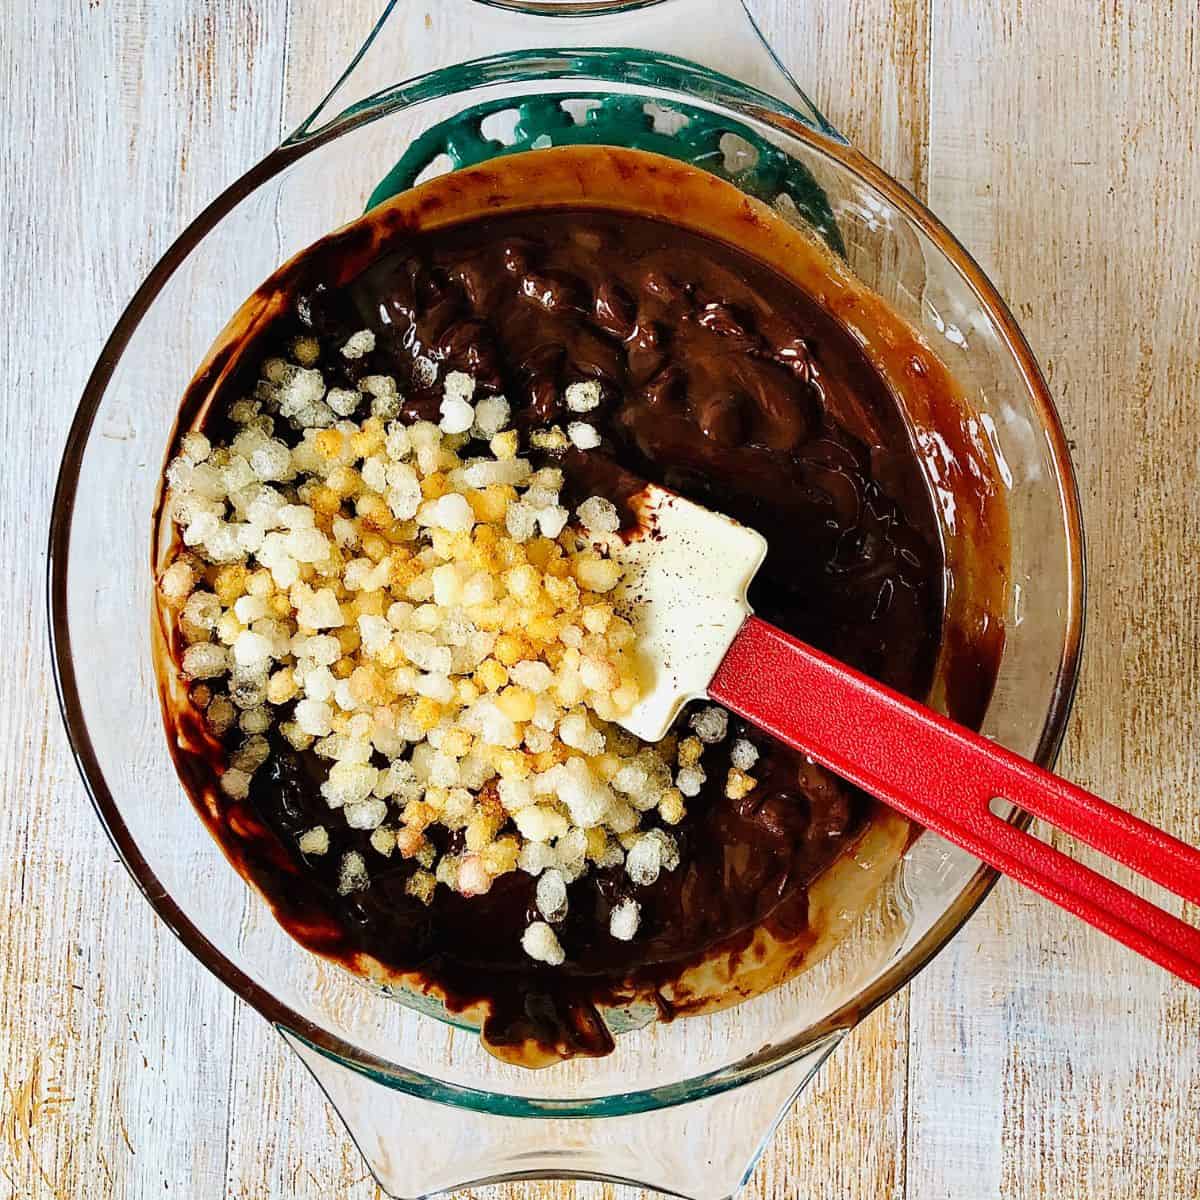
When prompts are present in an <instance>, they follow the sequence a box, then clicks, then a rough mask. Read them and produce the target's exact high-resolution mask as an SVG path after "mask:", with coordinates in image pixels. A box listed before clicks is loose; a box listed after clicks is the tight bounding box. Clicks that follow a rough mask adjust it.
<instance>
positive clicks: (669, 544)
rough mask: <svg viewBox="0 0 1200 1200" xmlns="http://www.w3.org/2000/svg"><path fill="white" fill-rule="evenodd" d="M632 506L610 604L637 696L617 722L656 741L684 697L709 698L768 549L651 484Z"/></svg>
mask: <svg viewBox="0 0 1200 1200" xmlns="http://www.w3.org/2000/svg"><path fill="white" fill-rule="evenodd" d="M631 504H632V506H633V508H634V510H635V511H636V513H637V515H638V518H639V530H638V533H637V534H636V535H635V536H634V537H633V538H631V539H630V540H628V541H624V542H621V543H620V544H619V545H615V546H614V548H613V557H614V558H616V559H617V560H618V561H619V562H620V563H621V565H622V567H623V568H624V577H623V580H622V582H621V584H620V585H619V586H618V588H617V591H616V595H615V597H614V598H615V599H616V601H617V603H618V605H619V606H620V608H621V610H622V615H624V616H625V617H627V618H628V619H629V621H630V622H631V623H632V624H633V627H634V631H635V633H636V634H637V647H638V659H639V667H640V669H641V674H642V688H643V692H642V699H641V700H640V702H639V703H638V704H637V705H636V707H635V708H634V709H633V710H632V711H631V712H630V713H629V715H628V716H626V717H625V718H624V719H623V720H622V721H621V724H622V725H623V726H624V727H625V728H626V729H628V730H629V732H630V733H634V734H636V735H637V736H638V737H640V738H642V739H643V740H644V741H647V742H657V741H660V740H661V739H662V738H664V737H665V736H666V734H667V731H668V730H669V729H670V728H671V723H672V722H673V721H674V720H675V718H676V717H677V716H678V715H679V710H680V709H681V708H683V706H684V705H685V704H687V703H688V701H690V700H697V699H699V698H700V697H702V696H704V695H706V694H707V690H708V685H709V683H710V682H711V680H712V677H713V676H714V675H715V674H716V672H717V668H718V667H719V666H720V665H721V660H722V659H723V658H724V657H725V654H726V652H727V651H728V650H729V647H730V646H731V645H732V644H733V639H734V638H735V637H736V636H737V633H738V630H739V629H741V627H742V625H743V624H745V621H746V618H747V617H748V616H750V605H749V603H748V602H747V600H746V589H747V588H748V587H749V586H750V581H751V580H752V579H753V578H754V576H755V573H756V572H757V571H758V568H759V567H760V566H762V562H763V559H764V558H765V557H766V553H767V543H766V541H765V540H764V539H763V537H762V535H761V534H758V533H755V532H754V530H753V529H747V528H746V526H745V525H739V524H738V522H737V521H733V520H731V519H730V518H729V517H725V516H722V515H721V514H720V513H715V512H711V511H710V510H709V509H707V508H702V507H701V506H700V505H699V504H693V503H692V502H691V501H690V500H685V499H684V498H683V497H682V496H677V495H676V494H675V493H674V492H669V491H667V490H666V489H665V488H660V487H657V486H655V485H654V484H647V485H646V487H645V488H644V489H643V490H642V491H640V492H638V493H637V495H636V496H634V497H633V500H632V501H631Z"/></svg>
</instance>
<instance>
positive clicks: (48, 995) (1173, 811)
mask: <svg viewBox="0 0 1200 1200" xmlns="http://www.w3.org/2000/svg"><path fill="white" fill-rule="evenodd" d="M437 3H438V0H427V7H428V8H430V9H432V7H433V6H436V4H437ZM380 4H381V0H338V2H337V3H330V2H329V0H47V2H46V3H43V4H41V5H38V4H34V3H30V2H27V0H0V78H3V79H4V81H5V99H4V103H3V104H2V105H0V221H3V224H4V233H3V239H2V241H0V280H2V281H3V290H0V339H2V343H0V344H2V346H3V351H2V353H0V365H2V367H3V372H4V395H3V400H2V401H0V422H2V431H3V433H2V438H0V446H2V447H3V451H4V469H3V470H2V471H0V548H2V551H3V555H4V559H5V562H4V569H3V570H2V571H0V629H2V630H3V636H4V638H5V640H6V653H4V654H3V656H2V657H3V662H4V663H5V670H4V671H3V673H2V674H0V972H2V979H0V1085H2V1088H0V1200H7V1198H8V1197H13V1198H18V1197H19V1198H20V1200H26V1198H29V1200H41V1198H43V1197H54V1198H56V1200H81V1198H88V1200H91V1198H94V1197H96V1198H99V1197H103V1198H108V1197H114V1198H117V1200H126V1198H128V1200H142V1198H149V1197H156V1198H157V1197H168V1198H169V1197H183V1198H188V1200H190V1198H193V1197H194V1198H197V1200H201V1198H203V1200H211V1198H215V1197H230V1198H236V1200H275V1198H276V1197H279V1198H292V1197H295V1198H297V1200H367V1198H370V1197H375V1196H377V1195H378V1194H379V1193H378V1191H377V1189H376V1188H375V1186H374V1184H373V1182H372V1181H371V1180H370V1179H369V1178H368V1177H367V1176H366V1172H365V1169H364V1168H363V1166H362V1164H361V1162H360V1160H359V1159H358V1157H357V1155H356V1154H355V1152H354V1150H353V1148H352V1147H351V1146H350V1144H349V1142H348V1140H347V1138H346V1137H345V1135H344V1132H343V1130H342V1128H341V1126H340V1125H339V1124H338V1123H337V1121H336V1120H335V1118H333V1116H332V1115H331V1113H330V1112H329V1111H328V1109H327V1107H326V1105H325V1104H324V1101H323V1100H322V1098H321V1097H320V1095H319V1094H318V1093H317V1090H316V1088H315V1086H314V1085H313V1083H312V1082H311V1081H310V1079H309V1078H308V1076H307V1075H306V1074H305V1073H304V1072H303V1071H302V1070H301V1068H300V1067H299V1065H298V1063H297V1062H296V1061H295V1060H294V1059H292V1058H291V1057H289V1056H288V1055H287V1054H286V1053H285V1051H284V1047H283V1046H282V1044H281V1043H280V1042H279V1040H278V1039H277V1038H276V1036H275V1035H274V1034H273V1033H271V1032H270V1031H269V1030H268V1029H267V1027H266V1025H265V1024H264V1022H262V1021H261V1020H260V1019H259V1018H258V1017H257V1016H256V1015H255V1014H254V1013H253V1012H251V1011H249V1010H247V1009H245V1008H244V1007H242V1006H241V1005H239V1004H238V1003H236V1002H235V1001H234V1000H233V999H232V997H231V996H230V995H229V993H227V992H225V991H224V990H223V989H222V988H221V987H220V986H219V985H218V984H217V983H216V982H215V981H214V980H213V979H212V978H211V977H210V976H209V975H208V974H207V973H206V972H205V971H204V970H203V969H202V968H201V967H199V966H198V965H197V964H196V963H195V962H194V961H193V960H192V959H191V958H190V957H189V956H188V955H187V954H186V952H185V951H183V950H182V948H181V947H180V946H179V945H178V944H177V943H176V942H175V940H174V939H173V938H172V937H171V936H170V935H169V934H167V933H166V931H165V930H164V929H163V928H162V927H161V926H160V925H159V924H158V923H157V921H156V919H155V918H154V917H153V915H152V914H151V911H150V909H149V908H148V907H147V905H146V904H145V903H144V902H143V901H142V899H141V897H140V896H139V895H138V894H137V892H136V890H135V888H134V886H133V885H132V883H131V882H130V880H129V879H128V878H127V877H126V875H125V873H124V871H123V870H122V869H121V867H120V866H119V865H118V864H117V862H116V860H115V857H114V855H113V853H112V851H111V849H110V847H109V845H108V843H107V841H106V840H105V838H104V836H103V835H102V833H101V831H100V829H99V826H98V824H97V822H96V821H95V819H94V817H93V815H92V813H91V810H90V808H89V806H88V803H87V801H86V798H85V796H84V792H83V789H82V787H81V785H80V783H79V781H78V779H77V778H76V774H75V770H74V767H73V765H72V762H71V759H70V756H69V753H68V750H67V745H66V741H65V738H64V736H63V734H62V731H61V728H60V725H59V720H58V714H57V709H56V705H55V701H54V696H53V687H52V682H51V678H50V673H49V667H48V660H47V653H46V649H45V644H46V643H45V629H44V618H43V611H42V610H43V604H42V590H43V573H44V567H45V553H44V547H43V543H44V533H45V526H46V521H47V514H48V510H49V502H50V495H51V490H52V486H53V478H54V473H55V469H56V466H57V460H58V453H59V449H60V447H61V444H62V441H63V438H64V436H65V433H66V429H67V426H68V423H69V421H70V418H71V414H72V411H73V409H74V406H75V403H76V400H77V397H78V395H79V393H80V390H81V388H82V385H83V382H84V379H85V377H86V375H87V372H88V370H89V369H90V367H91V364H92V362H93V360H94V358H95V356H96V354H97V352H98V350H99V348H100V346H101V344H102V341H103V339H104V337H105V335H106V333H107V332H108V330H109V328H110V327H111V325H112V324H113V322H114V320H115V319H116V317H117V315H118V313H119V312H120V310H121V308H122V307H123V305H124V304H125V302H126V300H127V299H128V298H129V296H130V294H131V293H132V291H133V289H134V288H135V286H136V285H137V283H138V282H139V281H140V279H141V278H142V276H143V275H144V274H145V272H146V271H147V270H148V269H149V267H150V266H151V265H152V263H153V262H154V261H155V259H156V258H157V257H158V255H159V254H160V252H161V251H162V250H163V249H164V248H165V246H166V245H167V244H168V242H169V241H170V239H172V238H173V237H174V235H175V234H176V233H177V232H178V231H179V230H180V229H182V228H183V226H184V225H185V224H186V223H187V222H188V221H189V220H190V219H191V218H192V217H193V216H195V214H196V213H197V212H198V211H199V209H200V208H201V206H202V205H203V204H204V203H205V202H206V201H207V200H209V199H210V198H211V197H212V196H213V195H214V194H215V193H216V192H217V191H218V190H219V188H220V187H222V186H223V185H224V184H225V183H227V182H228V181H230V180H231V179H233V178H234V177H235V176H236V175H238V174H240V173H241V171H242V170H243V169H245V168H246V167H248V166H249V165H250V164H251V163H253V162H254V161H255V160H256V159H257V158H259V157H260V156H261V155H262V154H263V153H265V152H266V151H267V150H268V149H269V148H270V147H271V146H272V144H273V143H275V142H276V141H277V140H278V139H279V136H280V133H281V131H282V130H284V129H285V128H288V127H290V126H291V125H294V124H295V122H296V121H297V120H298V119H299V118H300V116H301V115H303V113H304V112H306V111H307V110H308V109H309V108H311V107H312V105H313V104H314V103H315V101H316V100H317V99H318V97H319V95H320V94H321V93H322V91H323V88H324V86H325V85H326V83H327V82H328V81H329V80H330V79H331V78H332V75H333V72H334V68H335V67H336V66H337V65H339V64H341V63H343V62H344V61H345V60H346V59H347V57H348V54H349V53H350V51H351V50H352V48H353V47H354V46H355V45H356V43H357V41H358V40H359V39H360V38H361V36H362V35H363V34H364V33H365V31H366V30H367V28H368V27H369V24H370V22H371V21H372V19H373V17H374V15H375V14H376V10H377V8H378V7H380ZM756 8H757V10H758V12H759V13H760V15H761V18H762V24H763V27H764V29H765V31H766V32H767V34H768V36H769V37H770V38H771V40H772V41H773V43H774V45H775V46H776V47H777V49H778V50H779V52H780V54H781V57H782V58H783V59H784V61H785V62H787V63H788V64H789V65H790V66H791V67H792V68H793V70H794V71H795V72H796V74H797V75H798V76H799V77H800V78H801V80H802V81H803V82H804V83H805V84H806V85H807V86H808V88H809V89H810V90H811V91H812V93H813V94H814V95H815V97H816V98H817V100H818V103H819V104H820V105H821V106H822V107H823V109H824V110H825V111H826V112H827V113H828V114H829V115H830V116H831V117H832V119H833V120H834V122H835V123H836V124H838V125H839V126H840V127H841V128H842V129H844V130H845V131H846V132H847V133H849V134H850V135H851V136H852V137H853V138H854V140H856V141H857V142H858V144H859V145H860V146H862V147H863V148H864V149H865V150H866V151H867V152H868V153H869V154H871V155H872V156H873V157H875V158H876V159H878V160H879V161H880V162H881V163H882V164H883V165H884V166H885V167H887V168H888V169H889V170H890V171H892V172H893V173H894V174H895V175H897V176H898V177H899V178H901V179H902V180H904V181H906V182H909V183H910V184H911V185H912V186H913V187H914V188H915V189H916V191H917V192H918V193H920V194H921V195H923V196H927V197H928V199H929V201H930V203H931V205H932V207H933V208H934V209H935V211H937V212H938V213H939V214H940V215H941V216H942V217H944V218H945V219H946V220H947V221H948V223H949V224H950V225H951V227H952V228H954V229H955V230H956V231H957V232H958V233H959V234H960V235H961V236H962V238H963V240H964V241H965V242H966V243H967V245H968V246H969V247H970V248H971V249H972V250H973V251H974V252H975V253H976V255H977V256H978V257H979V258H980V259H981V260H982V262H983V264H984V266H985V267H986V268H987V269H988V270H989V271H990V272H991V273H992V275H993V277H994V278H995V279H996V281H997V282H998V284H999V285H1000V287H1001V290H1002V291H1003V292H1004V293H1005V294H1006V295H1007V296H1008V297H1009V298H1010V300H1011V302H1012V304H1013V306H1014V308H1015V310H1016V312H1017V313H1018V316H1019V318H1020V319H1021V321H1022V322H1023V324H1024V327H1025V329H1026V331H1027V333H1028V335H1029V337H1030V339H1031V341H1032V343H1033V345H1034V347H1035V349H1036V350H1037V352H1038V354H1039V356H1040V358H1041V361H1042V362H1043V363H1044V365H1045V367H1046V371H1047V374H1048V376H1049V379H1050V383H1051V385H1052V388H1053V390H1054V392H1055V394H1056V396H1057V398H1058V401H1059V403H1060V406H1061V411H1062V414H1063V417H1064V420H1065V423H1066V426H1067V430H1068V434H1069V436H1070V437H1071V439H1072V441H1073V444H1074V446H1075V461H1076V465H1077V468H1078V471H1079V476H1080V483H1081V487H1082V492H1083V499H1084V508H1085V513H1086V519H1087V530H1088V537H1089V551H1090V568H1091V596H1090V601H1089V612H1088V616H1089V622H1090V626H1089V640H1088V647H1087V653H1086V660H1085V665H1084V674H1083V686H1082V688H1081V690H1080V695H1079V703H1078V706H1077V708H1076V713H1075V717H1074V719H1073V721H1072V724H1071V730H1070V734H1069V737H1068V740H1067V746H1066V752H1065V755H1064V758H1063V760H1062V767H1063V768H1064V770H1065V771H1066V772H1068V773H1070V774H1072V775H1073V776H1074V777H1075V778H1076V779H1078V780H1079V781H1080V782H1081V783H1083V784H1084V785H1086V786H1089V787H1092V788H1095V789H1097V790H1099V791H1100V792H1102V793H1103V794H1106V795H1109V796H1112V797H1114V798H1115V799H1116V800H1118V801H1119V802H1121V803H1124V804H1126V805H1127V806H1128V807H1130V808H1133V809H1135V810H1137V811H1139V812H1141V813H1144V814H1146V815H1148V816H1150V817H1151V818H1153V819H1155V820H1158V821H1160V822H1162V823H1163V824H1165V825H1166V826H1167V827H1168V828H1170V829H1172V830H1173V831H1174V832H1176V833H1177V834H1179V835H1180V836H1183V837H1184V838H1187V839H1189V840H1191V841H1192V842H1194V843H1200V778H1198V769H1197V761H1198V756H1197V753H1196V746H1197V744H1198V742H1200V703H1198V701H1200V661H1198V658H1200V653H1198V647H1200V616H1198V614H1200V606H1198V605H1197V602H1196V598H1195V597H1196V591H1197V582H1196V581H1197V578H1198V577H1200V488H1198V486H1197V485H1198V484H1200V432H1198V426H1200V153H1198V150H1200V146H1198V143H1200V45H1198V42H1200V35H1198V33H1197V26H1198V25H1200V18H1198V14H1197V9H1196V3H1195V0H1174V2H1169V0H1155V2H1154V3H1145V2H1141V0H758V3H757V5H756ZM424 13H425V10H424V9H422V8H421V7H420V6H417V5H414V11H413V16H412V21H413V25H412V29H411V31H410V35H409V36H411V37H413V38H419V37H421V36H423V31H424V30H425V28H426V23H425V21H424ZM801 1164H803V1166H804V1170H803V1177H804V1178H805V1180H806V1181H807V1180H813V1179H815V1180H818V1181H819V1182H818V1183H817V1184H816V1186H815V1188H811V1189H810V1191H809V1192H808V1193H807V1194H806V1196H805V1200H826V1198H827V1200H880V1198H888V1200H891V1198H896V1200H900V1198H903V1200H940V1198H943V1197H945V1198H947V1200H949V1198H951V1197H953V1198H954V1200H991V1198H997V1200H998V1198H1000V1197H1003V1198H1004V1200H1016V1198H1025V1197H1047V1198H1054V1200H1074V1198H1076V1197H1078V1198H1080V1200H1083V1198H1087V1200H1133V1198H1140V1197H1152V1198H1158V1197H1171V1198H1175V1197H1179V1198H1182V1200H1195V1198H1196V1197H1198V1196H1200V996H1198V994H1197V993H1195V992H1193V991H1190V990H1188V989H1186V988H1185V987H1184V986H1183V985H1180V984H1175V983H1171V982H1169V981H1168V980H1167V979H1166V978H1165V977H1164V976H1163V975H1162V974H1161V973H1160V972H1158V971H1156V970H1155V969H1153V968H1151V967H1149V966H1148V965H1145V964H1143V963H1141V962H1139V961H1137V960H1136V959H1135V958H1134V957H1133V956H1132V955H1130V954H1128V953H1126V952H1125V951H1123V950H1121V949H1118V948H1115V947H1114V946H1112V945H1110V944H1108V943H1106V942H1105V941H1104V940H1103V939H1102V938H1101V937H1100V936H1099V935H1093V934H1091V933H1090V932H1088V931H1086V930H1083V929H1082V928H1080V927H1078V926H1077V925H1075V924H1073V923H1072V922H1071V921H1069V920H1068V919H1067V918H1065V917H1062V916H1059V915H1058V914H1057V913H1055V912H1053V911H1052V910H1051V909H1050V908H1049V907H1048V906H1047V905H1046V904H1044V903H1042V902H1041V901H1040V900H1037V899H1034V898H1031V897H1030V896H1028V895H1025V894H1022V893H1020V892H1019V891H1018V890H1017V889H1016V888H1015V887H1010V886H1007V885H1002V886H1001V887H999V888H998V889H997V891H996V892H995V893H994V894H993V896H992V898H991V899H990V900H989V901H988V903H987V904H986V906H985V907H984V909H983V910H982V911H981V913H980V914H979V915H978V916H977V917H976V918H975V919H974V920H973V921H972V922H971V923H970V924H969V926H968V927H967V928H966V929H965V930H964V931H963V933H962V934H961V935H960V936H959V937H958V939H957V940H956V941H955V942H954V943H953V945H952V946H951V947H950V948H949V949H947V950H946V952H944V953H943V954H942V955H941V956H940V957H939V958H938V960H937V961H936V962H935V963H934V964H933V965H932V966H931V967H930V968H929V969H928V970H927V971H926V972H925V973H924V974H923V975H922V976H921V977H920V978H919V979H918V980H917V981H916V982H915V983H914V984H913V985H912V986H911V987H910V988H909V989H908V991H907V992H906V993H904V994H902V995H901V996H899V997H897V998H896V999H894V1000H893V1001H892V1002H891V1003H890V1004H889V1005H888V1006H887V1007H886V1008H885V1009H883V1010H882V1011H880V1012H878V1013H877V1014H876V1015H875V1016H873V1017H872V1018H871V1019H870V1020H868V1021H867V1022H866V1023H865V1024H864V1025H863V1026H862V1027H861V1028H860V1029H859V1030H858V1031H857V1032H856V1034H855V1035H854V1037H853V1039H852V1040H851V1042H850V1043H849V1044H848V1045H847V1046H846V1047H845V1048H844V1049H843V1050H842V1051H841V1052H840V1054H839V1055H838V1056H836V1057H835V1059H834V1060H833V1062H832V1063H831V1064H830V1065H829V1066H828V1067H827V1068H826V1070H825V1072H824V1074H823V1075H822V1076H821V1078H820V1079H819V1081H818V1082H817V1084H816V1085H815V1086H814V1087H813V1088H812V1090H811V1092H810V1094H809V1099H808V1101H807V1103H806V1104H805V1105H804V1106H803V1107H802V1109H801V1110H800V1111H798V1112H797V1113H795V1114H793V1115H792V1116H791V1117H789V1119H788V1120H787V1121H786V1122H785V1123H784V1125H783V1126H782V1127H781V1130H780V1132H779V1134H778V1135H777V1137H776V1140H775V1142H774V1144H773V1146H772V1148H771V1149H770V1150H769V1152H768V1153H767V1154H766V1156H765V1158H764V1160H763V1162H762V1164H761V1166H760V1168H759V1170H758V1172H757V1174H756V1176H755V1179H754V1181H753V1184H752V1186H751V1187H750V1188H749V1189H748V1195H749V1196H750V1197H752V1198H753V1200H768V1198H769V1200H793V1198H795V1197H796V1187H795V1185H794V1183H793V1178H794V1176H795V1175H797V1174H798V1173H799V1170H798V1168H799V1166H800V1165H801ZM611 1194H612V1189H607V1188H603V1187H599V1186H594V1185H580V1186H579V1187H578V1188H574V1187H573V1186H572V1185H570V1184H546V1183H543V1184H537V1185H533V1184H530V1185H513V1186H511V1187H508V1188H500V1189H495V1190H494V1191H493V1192H489V1195H490V1196H493V1197H494V1198H497V1200H498V1198H500V1197H503V1198H504V1200H509V1198H512V1200H515V1198H517V1197H520V1198H522V1200H525V1198H528V1200H532V1198H534V1197H537V1198H539V1200H549V1198H550V1197H555V1198H565V1197H570V1196H574V1195H578V1196H580V1197H586V1198H587V1200H599V1198H600V1197H606V1198H607V1197H609V1196H610V1195H611ZM459 1200H466V1193H463V1194H462V1196H460V1197H459Z"/></svg>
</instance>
